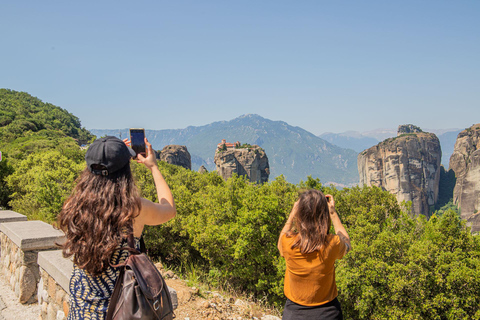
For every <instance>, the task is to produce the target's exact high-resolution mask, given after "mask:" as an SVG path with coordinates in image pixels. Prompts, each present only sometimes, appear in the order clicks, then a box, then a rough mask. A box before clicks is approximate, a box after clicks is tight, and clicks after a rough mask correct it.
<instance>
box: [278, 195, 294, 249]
mask: <svg viewBox="0 0 480 320" xmlns="http://www.w3.org/2000/svg"><path fill="white" fill-rule="evenodd" d="M297 207H298V201H297V202H295V204H294V205H293V208H292V211H291V212H290V215H289V216H288V219H287V222H286V223H285V225H284V226H283V229H282V231H281V232H280V236H279V237H278V242H277V248H278V251H280V255H281V256H282V257H283V250H282V235H283V234H285V233H287V232H288V231H289V230H290V229H291V228H292V223H293V219H294V218H295V215H296V214H297Z"/></svg>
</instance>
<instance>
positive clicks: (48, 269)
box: [0, 210, 178, 320]
mask: <svg viewBox="0 0 480 320" xmlns="http://www.w3.org/2000/svg"><path fill="white" fill-rule="evenodd" d="M26 220H27V218H26V217H25V216H23V215H21V214H19V213H16V212H13V211H6V210H0V242H1V244H0V272H1V273H2V275H3V276H4V277H5V278H6V279H7V280H8V281H9V282H10V286H11V287H12V290H13V291H14V292H15V294H16V295H17V297H18V298H19V301H20V302H21V303H36V302H38V303H39V304H40V305H41V306H42V308H41V314H40V317H39V319H41V320H64V319H66V316H67V315H68V309H69V301H68V299H69V298H68V292H69V282H70V276H71V272H72V269H73V262H72V261H71V260H70V259H65V258H63V256H62V251H61V250H58V247H57V245H56V243H61V242H62V241H63V240H64V234H63V232H62V231H60V230H56V229H54V228H53V227H52V226H51V225H49V224H47V223H45V222H41V221H26ZM168 289H169V291H170V294H171V295H172V302H173V305H174V309H176V308H177V306H178V299H177V292H176V291H175V290H174V289H172V288H170V287H169V288H168Z"/></svg>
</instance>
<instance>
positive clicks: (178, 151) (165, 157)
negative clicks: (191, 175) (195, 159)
mask: <svg viewBox="0 0 480 320" xmlns="http://www.w3.org/2000/svg"><path fill="white" fill-rule="evenodd" d="M158 158H159V159H160V160H161V161H165V162H167V163H170V164H174V165H177V166H180V167H184V168H186V169H189V170H191V169H192V160H191V157H190V153H189V152H188V150H187V147H185V146H179V145H175V144H171V145H168V146H165V147H164V148H163V149H162V151H160V153H159V154H158Z"/></svg>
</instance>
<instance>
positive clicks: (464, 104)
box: [0, 0, 480, 134]
mask: <svg viewBox="0 0 480 320" xmlns="http://www.w3.org/2000/svg"><path fill="white" fill-rule="evenodd" d="M0 30H2V32H1V34H2V36H1V46H0V87H2V88H9V89H13V90H17V91H26V92H28V93H30V94H32V95H34V96H36V97H38V98H40V99H41V100H43V101H45V102H51V103H53V104H55V105H58V106H61V107H62V108H65V109H67V110H68V111H70V112H71V113H73V114H75V115H76V116H78V117H79V118H80V119H81V121H82V124H83V125H84V126H85V127H87V128H89V129H91V128H125V127H145V128H148V129H176V128H185V127H187V126H189V125H194V126H198V125H204V124H208V123H210V122H213V121H220V120H231V119H233V118H235V117H237V116H239V115H242V114H246V113H257V114H259V115H261V116H263V117H266V118H269V119H272V120H283V121H286V122H288V123H289V124H291V125H295V126H300V127H302V128H304V129H307V130H309V131H311V132H312V133H314V134H320V133H323V132H326V131H331V132H343V131H347V130H358V131H366V130H370V129H375V128H396V127H397V126H398V125H399V124H404V123H414V124H417V125H419V126H420V127H423V128H432V129H437V128H465V127H468V126H470V125H472V124H473V123H478V122H480V1H478V0H471V1H468V0H465V1H450V0H449V1H439V0H435V1H404V0H402V1H384V0H382V1H366V0H365V1H320V0H315V1H307V0H300V1H293V0H289V1H282V0H261V1H259V0H256V1H228V0H221V1H220V0H218V1H202V0H195V1H182V0H175V1H173V0H172V1H103V0H102V1H38V0H35V1H2V2H1V3H0Z"/></svg>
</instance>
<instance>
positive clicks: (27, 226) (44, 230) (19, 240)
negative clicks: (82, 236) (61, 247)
mask: <svg viewBox="0 0 480 320" xmlns="http://www.w3.org/2000/svg"><path fill="white" fill-rule="evenodd" d="M0 231H1V232H3V233H4V234H6V235H7V236H8V237H9V238H10V240H12V242H13V243H15V244H16V245H17V246H18V247H19V248H20V249H22V250H23V251H31V250H46V249H54V248H57V245H56V243H62V242H63V241H64V239H65V237H64V234H63V232H62V231H60V230H56V229H54V228H53V227H52V226H51V225H49V224H48V223H45V222H42V221H24V222H9V223H2V224H0Z"/></svg>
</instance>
